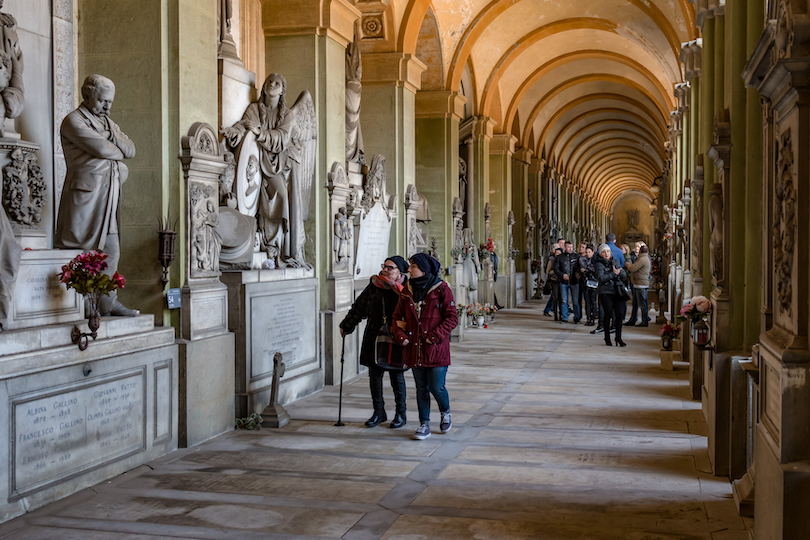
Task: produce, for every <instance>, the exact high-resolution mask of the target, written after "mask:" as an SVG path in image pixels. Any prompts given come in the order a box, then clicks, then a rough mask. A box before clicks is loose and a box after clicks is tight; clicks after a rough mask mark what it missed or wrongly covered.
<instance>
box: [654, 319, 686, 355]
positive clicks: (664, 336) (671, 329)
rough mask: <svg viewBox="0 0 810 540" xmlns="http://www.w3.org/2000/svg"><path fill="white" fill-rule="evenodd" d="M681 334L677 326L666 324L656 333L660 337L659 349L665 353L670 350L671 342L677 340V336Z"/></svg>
mask: <svg viewBox="0 0 810 540" xmlns="http://www.w3.org/2000/svg"><path fill="white" fill-rule="evenodd" d="M680 333H681V329H680V328H679V327H677V326H672V325H671V324H669V323H667V324H665V325H664V326H663V328H661V331H660V332H659V333H658V334H659V335H660V336H661V348H662V349H664V350H665V351H671V350H672V340H673V339H678V335H679V334H680Z"/></svg>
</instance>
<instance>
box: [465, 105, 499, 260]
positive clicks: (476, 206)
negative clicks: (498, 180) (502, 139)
mask: <svg viewBox="0 0 810 540" xmlns="http://www.w3.org/2000/svg"><path fill="white" fill-rule="evenodd" d="M494 127H495V121H494V120H492V119H491V118H488V117H486V116H472V117H470V118H467V119H466V120H464V122H462V123H461V124H460V125H459V135H458V138H459V141H462V142H464V143H465V144H467V156H466V157H465V159H466V161H467V197H468V200H470V201H471V203H470V204H468V205H467V214H466V216H465V219H466V220H467V223H468V224H467V225H466V227H467V228H470V229H472V230H473V232H474V236H475V241H476V242H478V244H479V245H480V244H483V243H485V242H486V241H487V238H488V236H487V235H486V231H485V227H484V205H485V204H486V203H487V202H489V171H490V163H489V149H490V144H491V140H492V136H493V133H492V130H493V129H494Z"/></svg>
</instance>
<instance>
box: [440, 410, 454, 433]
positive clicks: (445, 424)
mask: <svg viewBox="0 0 810 540" xmlns="http://www.w3.org/2000/svg"><path fill="white" fill-rule="evenodd" d="M451 427H453V421H452V420H451V419H450V413H449V412H443V413H442V423H441V424H439V428H441V430H442V433H447V432H448V431H450V428H451Z"/></svg>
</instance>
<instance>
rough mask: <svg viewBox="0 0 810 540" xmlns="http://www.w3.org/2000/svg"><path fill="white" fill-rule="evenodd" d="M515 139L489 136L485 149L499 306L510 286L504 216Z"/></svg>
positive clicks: (509, 193) (508, 203)
mask: <svg viewBox="0 0 810 540" xmlns="http://www.w3.org/2000/svg"><path fill="white" fill-rule="evenodd" d="M516 142H517V138H516V137H514V136H512V135H508V134H505V133H499V134H497V135H494V136H493V137H492V142H491V143H490V148H489V203H490V205H491V208H492V222H491V224H490V227H491V230H492V240H493V241H494V242H495V248H496V249H495V251H496V252H497V253H498V266H499V268H498V269H497V270H498V281H496V282H495V294H496V295H497V296H498V300H499V302H500V303H501V304H503V305H507V298H510V297H511V296H512V295H511V294H510V290H512V287H514V283H513V280H512V279H511V278H512V276H511V273H510V272H509V270H510V266H512V264H511V263H510V262H509V260H510V258H511V257H510V253H509V228H508V224H507V216H508V215H509V212H510V211H511V210H512V155H513V154H514V153H515V143H516Z"/></svg>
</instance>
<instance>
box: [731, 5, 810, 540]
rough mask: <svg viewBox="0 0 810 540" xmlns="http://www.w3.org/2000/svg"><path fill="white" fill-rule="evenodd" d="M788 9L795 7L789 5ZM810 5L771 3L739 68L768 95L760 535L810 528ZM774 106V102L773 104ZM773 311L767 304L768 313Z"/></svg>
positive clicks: (757, 450) (757, 453) (757, 460)
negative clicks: (809, 240) (808, 243)
mask: <svg viewBox="0 0 810 540" xmlns="http://www.w3.org/2000/svg"><path fill="white" fill-rule="evenodd" d="M789 7H790V8H792V9H789ZM807 16H808V13H807V12H806V8H805V7H804V6H802V7H798V6H797V7H793V6H792V5H788V4H786V3H784V2H780V3H774V4H770V5H769V11H768V13H767V14H766V19H767V20H768V22H767V23H766V27H765V29H764V31H763V32H762V34H761V36H760V37H759V41H758V42H757V44H756V46H755V47H754V49H753V52H752V54H751V57H750V58H749V60H748V64H747V65H746V67H745V69H744V71H743V78H744V80H745V83H746V85H747V86H750V87H752V88H755V89H756V90H757V91H758V92H759V94H761V95H762V96H763V98H764V99H763V105H764V111H763V112H764V114H763V116H764V121H763V122H762V123H761V124H760V125H761V126H762V137H763V142H764V149H765V151H764V155H763V157H764V160H763V161H764V164H763V168H762V171H763V173H764V174H763V176H764V179H763V184H764V189H763V192H762V193H763V201H762V205H763V206H762V208H763V220H764V222H763V227H762V230H763V231H764V232H763V252H762V259H763V266H762V271H763V280H762V285H763V289H764V290H763V293H762V297H763V298H762V299H763V308H764V309H765V310H766V313H764V314H763V317H762V318H763V323H762V324H763V328H762V333H761V334H760V337H759V340H760V350H759V370H760V403H761V406H760V411H759V412H760V415H759V416H760V421H759V423H758V424H757V428H756V442H755V447H754V466H755V468H756V504H755V507H754V520H755V534H756V536H757V538H794V537H795V538H801V537H802V536H803V535H806V531H807V530H809V529H810V514H808V512H807V511H806V506H807V505H806V501H808V500H810V472H808V467H807V463H808V461H809V460H810V432H808V429H807V426H808V425H810V383H808V381H810V345H808V337H809V336H808V327H810V324H808V321H810V307H809V306H808V303H807V298H808V295H810V287H809V282H808V279H807V275H806V272H805V271H804V269H805V268H807V266H808V263H810V256H809V255H808V250H807V249H804V248H803V243H802V242H803V239H804V238H806V236H807V235H808V233H810V215H808V213H807V212H806V211H805V210H806V208H807V206H808V201H810V190H809V189H808V185H807V181H806V176H807V171H808V170H810V155H808V152H807V148H808V144H810V140H808V133H810V130H808V128H810V125H808V124H809V123H810V120H808V119H810V106H809V105H808V103H809V102H810V101H809V100H808V96H810V86H808V85H807V81H808V76H809V75H810V70H808V67H807V66H808V65H810V63H809V62H810V55H808V47H810V40H808V38H807V36H808V18H807ZM771 108H772V110H771ZM768 312H769V313H768Z"/></svg>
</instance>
